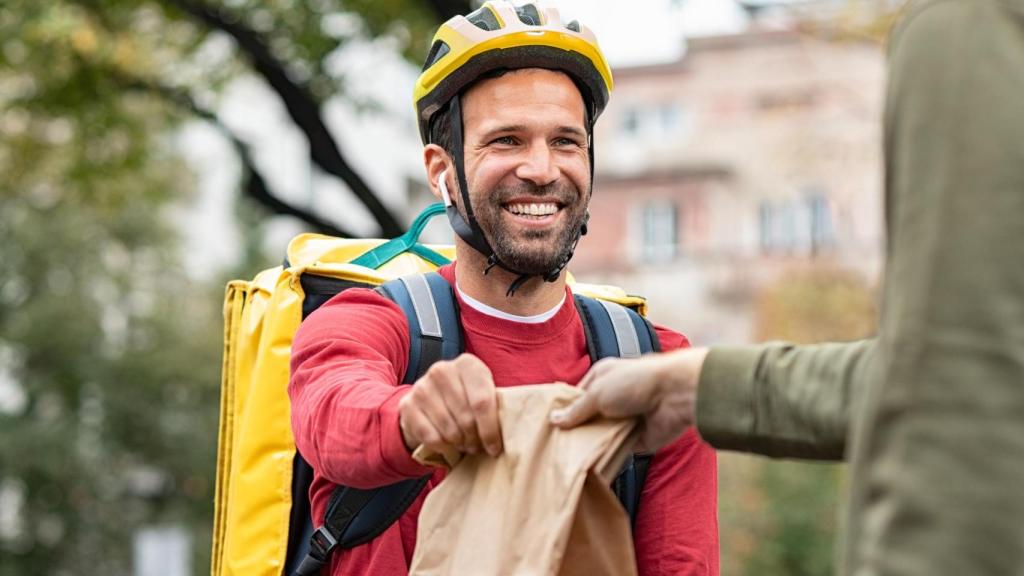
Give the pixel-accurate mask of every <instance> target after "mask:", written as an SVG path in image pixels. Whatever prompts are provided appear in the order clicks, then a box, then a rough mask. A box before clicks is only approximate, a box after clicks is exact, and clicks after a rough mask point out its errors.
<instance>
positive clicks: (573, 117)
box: [462, 68, 590, 274]
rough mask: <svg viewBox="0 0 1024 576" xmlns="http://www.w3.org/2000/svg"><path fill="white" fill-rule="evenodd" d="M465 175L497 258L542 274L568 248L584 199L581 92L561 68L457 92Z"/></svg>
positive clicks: (581, 216) (584, 136)
mask: <svg viewBox="0 0 1024 576" xmlns="http://www.w3.org/2000/svg"><path fill="white" fill-rule="evenodd" d="M462 106H463V127H464V134H465V154H466V156H465V160H466V179H467V181H468V184H469V190H470V196H471V200H472V205H473V210H474V211H475V213H476V217H477V219H478V221H479V223H480V227H481V228H482V229H483V231H484V233H485V234H486V235H487V239H488V241H489V242H490V244H491V246H492V247H493V248H494V251H495V252H496V253H497V255H498V257H499V258H500V259H501V260H502V261H503V262H505V263H506V264H508V265H509V266H511V267H512V268H515V269H516V270H519V271H521V272H526V273H533V274H543V273H545V272H548V271H550V270H551V269H553V268H555V267H556V266H557V264H558V263H559V261H560V260H561V258H562V257H563V255H564V254H566V253H568V251H569V250H570V249H571V248H572V243H573V241H574V239H575V237H576V233H577V231H578V230H579V228H580V226H581V225H582V223H583V219H584V217H585V214H586V211H587V203H588V202H589V200H590V166H589V162H590V161H589V157H588V154H587V146H588V138H587V130H586V125H585V109H584V104H583V98H582V96H581V95H580V92H579V90H578V89H577V88H576V85H575V84H573V82H572V80H571V79H570V78H569V77H568V76H566V75H565V74H563V73H561V72H553V71H551V70H543V69H539V68H530V69H525V70H516V71H513V72H509V73H507V74H505V75H503V76H500V77H498V78H491V79H487V80H483V81H481V82H480V83H479V84H477V85H475V86H473V87H472V88H471V89H470V90H468V91H467V92H466V93H465V94H464V95H463V97H462Z"/></svg>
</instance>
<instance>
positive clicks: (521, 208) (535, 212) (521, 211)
mask: <svg viewBox="0 0 1024 576" xmlns="http://www.w3.org/2000/svg"><path fill="white" fill-rule="evenodd" d="M502 209H503V210H505V211H506V212H509V213H511V214H513V215H514V216H519V217H523V218H532V219H536V220H541V219H544V218H547V217H548V216H553V215H555V214H557V213H558V211H559V210H561V209H562V205H561V204H559V203H557V202H510V203H508V204H503V205H502Z"/></svg>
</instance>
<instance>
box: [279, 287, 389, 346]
mask: <svg viewBox="0 0 1024 576" xmlns="http://www.w3.org/2000/svg"><path fill="white" fill-rule="evenodd" d="M374 328H377V329H378V330H386V329H389V328H390V329H394V330H399V331H406V330H408V328H407V323H406V320H405V314H404V313H403V312H402V309H401V308H399V306H398V305H397V304H395V303H394V302H392V301H391V300H390V299H389V298H387V297H386V296H384V295H383V294H381V293H379V292H377V291H376V290H374V289H372V288H349V289H347V290H344V291H342V292H339V293H338V294H336V295H334V296H333V297H332V298H331V299H330V300H328V301H327V302H325V303H324V304H323V305H321V306H320V307H319V308H317V309H316V310H314V311H313V312H312V313H310V315H309V316H308V317H307V318H306V319H305V320H303V321H302V324H301V325H300V326H299V334H300V335H301V334H303V333H314V332H316V333H319V332H322V331H324V330H330V331H332V332H337V333H353V332H355V333H358V332H359V331H365V330H368V329H374Z"/></svg>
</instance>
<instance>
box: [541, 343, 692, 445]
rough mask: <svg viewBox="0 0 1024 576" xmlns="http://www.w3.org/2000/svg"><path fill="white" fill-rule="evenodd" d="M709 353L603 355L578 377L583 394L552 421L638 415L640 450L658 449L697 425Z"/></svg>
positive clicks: (563, 423) (570, 423) (566, 423)
mask: <svg viewBox="0 0 1024 576" xmlns="http://www.w3.org/2000/svg"><path fill="white" fill-rule="evenodd" d="M707 352H708V351H707V349H706V348H688V349H684V350H677V351H674V352H669V353H666V354H649V355H647V356H644V357H642V358H637V359H634V360H621V359H618V358H608V359H605V360H601V361H600V362H598V363H596V364H594V366H593V368H591V369H590V372H588V373H587V375H586V376H584V377H583V380H582V381H580V387H581V388H583V389H584V390H585V391H584V393H583V396H581V397H580V398H579V399H577V400H576V401H575V402H573V403H572V404H571V405H569V406H568V407H566V408H564V409H562V410H556V411H554V412H552V413H551V422H552V424H554V425H556V426H558V427H559V428H572V427H575V426H578V425H580V424H582V423H584V422H586V421H587V420H590V419H591V418H594V417H595V416H604V417H608V418H626V417H630V416H638V417H640V419H641V422H640V426H641V433H640V441H639V442H640V444H639V447H638V449H639V450H641V451H654V450H656V449H658V448H660V447H661V446H664V445H665V444H668V443H669V442H671V441H672V440H674V439H675V438H676V437H678V436H679V435H680V434H682V433H683V431H685V430H686V429H687V428H688V427H689V426H692V425H693V424H694V422H695V412H696V406H697V380H698V378H699V376H700V370H701V367H702V366H703V364H704V357H705V356H707Z"/></svg>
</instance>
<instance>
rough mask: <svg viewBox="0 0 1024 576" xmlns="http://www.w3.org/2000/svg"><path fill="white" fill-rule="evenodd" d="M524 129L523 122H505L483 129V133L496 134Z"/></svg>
mask: <svg viewBox="0 0 1024 576" xmlns="http://www.w3.org/2000/svg"><path fill="white" fill-rule="evenodd" d="M524 130H526V125H525V124H505V125H503V126H495V127H494V128H489V129H487V130H486V131H484V134H497V133H498V132H522V131H524Z"/></svg>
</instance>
